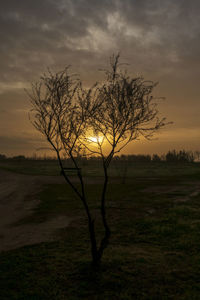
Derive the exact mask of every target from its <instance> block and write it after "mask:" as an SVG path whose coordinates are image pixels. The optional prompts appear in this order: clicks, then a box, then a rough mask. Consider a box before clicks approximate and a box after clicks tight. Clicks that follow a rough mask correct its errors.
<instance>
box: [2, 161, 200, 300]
mask: <svg viewBox="0 0 200 300" xmlns="http://www.w3.org/2000/svg"><path fill="white" fill-rule="evenodd" d="M53 163H55V162H53ZM32 164H33V163H32ZM42 164H43V165H45V162H40V164H38V165H37V166H33V165H32V166H31V165H30V164H29V166H28V164H27V168H26V167H25V166H24V165H23V166H20V165H18V166H17V165H11V166H9V165H4V166H2V164H1V167H3V168H7V169H9V168H10V169H12V170H13V171H17V170H19V171H20V172H23V173H26V172H28V173H29V174H37V173H40V174H48V175H50V174H55V173H54V172H55V171H56V169H55V168H54V167H55V165H54V164H52V169H51V171H49V173H48V172H46V171H44V169H42V168H41V166H42ZM23 167H24V169H21V168H23ZM46 168H47V166H46ZM87 168H88V171H86V172H88V173H86V174H90V176H92V173H93V172H94V173H95V171H94V170H95V168H96V170H97V171H96V173H95V174H97V175H98V176H100V175H101V172H100V170H99V169H98V166H87ZM120 168H121V169H120ZM123 168H124V166H120V165H118V166H113V168H112V169H111V175H113V176H116V177H119V178H118V179H119V180H118V182H115V181H111V184H110V185H109V190H108V196H107V207H108V216H109V223H110V226H111V230H112V238H111V242H110V246H109V248H108V249H107V250H106V251H105V255H104V257H103V264H102V269H101V272H100V273H99V274H94V273H93V271H92V269H91V268H90V250H89V247H90V245H89V240H88V234H87V222H86V220H85V218H84V210H83V208H82V205H81V203H80V201H79V199H77V198H76V197H75V196H74V194H73V192H72V191H71V190H70V188H69V187H68V186H66V185H57V184H54V185H46V186H45V188H44V190H43V191H42V192H41V193H40V200H41V202H40V204H39V205H38V207H37V208H36V209H35V210H34V211H33V214H32V215H31V216H29V217H28V218H25V219H23V220H21V221H20V222H21V224H23V223H37V222H43V221H45V220H47V219H50V218H53V217H55V216H57V215H66V217H67V216H70V217H73V216H74V218H75V219H74V221H73V222H72V223H71V224H70V227H67V228H66V229H62V230H59V231H58V232H57V235H58V236H59V237H60V239H59V240H58V241H56V242H49V243H42V244H38V245H33V246H26V247H23V248H20V249H16V250H12V251H8V252H3V253H1V254H0V291H1V293H0V299H27V300H29V299H30V300H36V299H38V300H40V299H41V300H43V299H44V300H45V299H67V300H68V299H69V300H73V299H85V300H88V299H123V300H124V299H141V300H144V299H145V300H153V299H158V300H159V299H161V300H162V299H177V300H180V299H181V300H183V299H184V300H190V299H191V300H192V299H200V279H199V278H200V238H199V233H200V165H199V164H165V165H164V164H163V163H157V164H155V163H154V164H142V163H140V164H139V163H137V164H134V166H133V165H132V166H130V165H129V166H128V167H127V168H126V170H124V169H123ZM38 170H39V171H38ZM41 170H42V171H41ZM49 170H50V166H49ZM89 171H90V172H89ZM125 171H126V174H125V175H126V176H125V177H126V178H125V180H121V179H123V178H122V177H123V176H124V172H125ZM43 172H44V173H43ZM56 172H57V171H56ZM117 172H118V173H117ZM97 175H96V176H97ZM100 191H101V185H100V184H88V186H87V193H88V198H89V204H90V207H91V208H92V211H93V213H94V214H95V215H97V222H96V223H97V224H96V226H97V232H98V236H100V235H101V234H102V231H101V224H100V221H99V218H98V208H99V201H98V195H99V194H100Z"/></svg>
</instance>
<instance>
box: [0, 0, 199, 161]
mask: <svg viewBox="0 0 200 300" xmlns="http://www.w3.org/2000/svg"><path fill="white" fill-rule="evenodd" d="M118 52H120V55H121V56H120V57H121V62H124V63H127V64H128V65H127V69H128V71H129V73H130V74H131V75H132V76H134V77H135V76H143V77H144V78H145V79H146V80H153V81H155V82H159V84H158V86H157V87H156V88H155V90H154V95H155V96H160V97H165V100H164V101H160V104H159V111H160V115H161V116H165V117H166V118H167V120H168V121H173V124H172V125H168V126H166V127H165V128H163V129H162V130H161V131H160V132H159V133H158V134H156V135H155V137H154V139H153V140H152V141H144V140H140V141H136V142H133V143H131V144H130V145H129V146H128V147H127V148H126V149H125V151H124V153H126V154H127V153H129V154H131V153H133V154H137V153H150V154H151V153H159V154H161V153H165V152H167V151H168V150H169V149H177V150H180V149H183V148H184V149H186V150H200V130H199V129H200V118H199V113H200V101H199V100H200V99H199V97H200V83H199V78H200V1H199V0H190V1H188V0H187V1H186V0H101V1H100V0H85V1H83V0H34V1H33V0H20V1H19V0H9V1H5V0H2V1H1V10H0V154H6V155H7V156H12V155H20V154H25V155H32V154H33V153H36V154H37V155H40V154H41V155H43V154H44V153H45V150H42V151H41V150H38V149H39V148H43V147H46V142H45V140H44V138H43V137H42V136H41V135H40V133H39V132H37V131H36V130H35V129H34V128H33V126H32V125H31V123H30V122H29V119H28V112H29V110H30V107H31V106H30V103H29V99H28V97H27V95H26V93H25V91H24V89H25V88H26V89H29V88H30V85H31V82H34V81H37V80H38V79H39V78H40V76H41V75H42V74H43V73H44V72H45V71H46V70H47V68H51V69H52V70H53V71H59V70H62V69H64V67H65V66H67V65H71V70H72V71H73V72H75V73H78V74H80V77H81V78H82V80H83V82H84V84H85V85H86V86H89V85H90V84H91V83H94V82H95V81H98V80H101V79H102V72H99V69H102V68H105V67H106V66H107V65H108V61H109V57H110V56H111V55H112V54H113V53H115V54H116V53H118ZM46 151H47V150H46Z"/></svg>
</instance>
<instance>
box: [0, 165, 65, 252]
mask: <svg viewBox="0 0 200 300" xmlns="http://www.w3.org/2000/svg"><path fill="white" fill-rule="evenodd" d="M47 183H48V184H55V183H60V184H62V183H63V178H62V177H59V176H41V175H40V176H36V175H34V176H31V175H22V174H17V173H12V172H9V171H4V170H0V191H1V195H0V251H2V250H4V251H6V250H10V249H14V248H18V247H22V246H24V245H29V244H36V243H40V242H44V241H52V240H54V239H55V236H54V232H55V230H56V229H58V228H64V227H66V226H68V224H69V223H70V221H71V218H69V217H66V216H58V217H56V218H54V219H51V220H48V221H46V222H42V223H39V224H19V225H18V224H17V223H18V221H20V220H21V219H23V218H25V217H27V216H28V215H30V214H32V212H33V209H34V208H35V207H36V206H37V205H38V203H39V199H38V193H39V192H40V191H41V190H42V188H43V186H44V185H45V184H47Z"/></svg>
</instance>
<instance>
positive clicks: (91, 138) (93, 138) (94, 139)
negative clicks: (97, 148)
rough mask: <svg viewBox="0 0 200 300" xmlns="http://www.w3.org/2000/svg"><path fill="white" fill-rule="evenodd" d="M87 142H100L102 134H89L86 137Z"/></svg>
mask: <svg viewBox="0 0 200 300" xmlns="http://www.w3.org/2000/svg"><path fill="white" fill-rule="evenodd" d="M87 140H88V142H92V143H101V142H102V140H103V137H102V136H90V137H88V139H87Z"/></svg>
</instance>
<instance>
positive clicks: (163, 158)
mask: <svg viewBox="0 0 200 300" xmlns="http://www.w3.org/2000/svg"><path fill="white" fill-rule="evenodd" d="M6 159H8V160H50V161H52V160H56V158H55V157H52V156H47V155H44V156H38V155H36V154H33V155H32V156H31V157H26V156H25V155H17V156H12V157H7V156H6V155H5V154H0V160H6ZM78 159H79V161H81V162H82V163H87V162H98V161H99V158H98V157H95V156H91V157H85V156H79V157H78ZM65 160H66V161H67V160H68V159H65ZM113 160H114V161H129V162H190V163H192V162H200V151H186V150H180V151H177V150H169V151H168V152H167V153H166V154H162V155H158V154H153V155H150V154H146V155H145V154H128V155H125V154H122V155H120V156H118V155H116V156H114V158H113Z"/></svg>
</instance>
